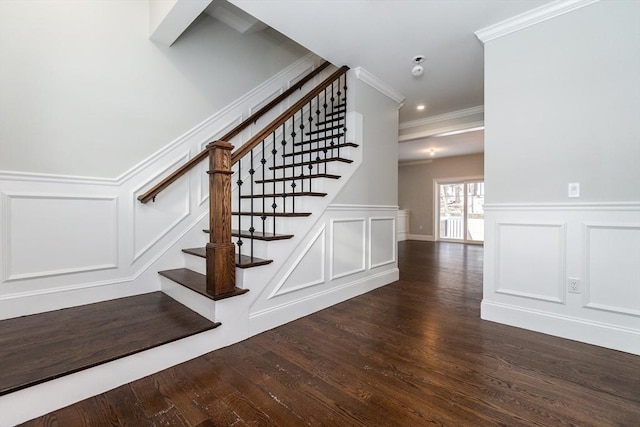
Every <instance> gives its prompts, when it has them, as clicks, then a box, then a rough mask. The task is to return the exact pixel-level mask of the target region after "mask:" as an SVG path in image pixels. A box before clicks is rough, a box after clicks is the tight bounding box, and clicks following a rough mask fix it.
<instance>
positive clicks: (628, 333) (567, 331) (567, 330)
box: [481, 300, 640, 355]
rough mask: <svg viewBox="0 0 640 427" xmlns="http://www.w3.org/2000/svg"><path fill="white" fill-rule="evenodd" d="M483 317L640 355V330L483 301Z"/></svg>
mask: <svg viewBox="0 0 640 427" xmlns="http://www.w3.org/2000/svg"><path fill="white" fill-rule="evenodd" d="M481 318H482V319H484V320H490V321H492V322H498V323H504V324H506V325H510V326H515V327H518V328H522V329H528V330H530V331H535V332H541V333H544V334H548V335H553V336H557V337H561V338H567V339H570V340H574V341H581V342H585V343H587V344H593V345H597V346H600V347H606V348H611V349H614V350H619V351H624V352H627V353H632V354H636V355H640V331H639V330H634V329H628V328H621V327H619V326H615V325H608V324H604V323H598V322H593V321H588V320H585V319H579V318H575V317H569V316H560V315H557V314H553V313H548V312H543V311H537V310H531V309H527V308H523V307H518V306H513V305H509V304H502V303H497V302H493V301H486V300H483V301H482V305H481Z"/></svg>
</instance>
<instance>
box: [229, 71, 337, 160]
mask: <svg viewBox="0 0 640 427" xmlns="http://www.w3.org/2000/svg"><path fill="white" fill-rule="evenodd" d="M348 70H349V67H347V66H346V65H343V66H342V67H340V68H339V69H338V70H336V71H335V72H333V74H331V75H330V76H329V77H327V78H326V79H325V80H323V81H322V83H320V84H318V85H317V86H316V87H315V88H314V89H313V90H311V92H309V93H308V94H306V95H305V96H303V97H302V98H301V99H300V100H299V101H298V102H296V103H295V104H293V105H292V106H291V107H289V108H287V110H286V111H285V112H283V113H282V114H280V115H279V116H278V117H277V118H276V119H275V120H274V121H272V122H271V123H270V124H269V125H268V126H267V127H265V128H264V129H262V130H261V131H260V132H258V133H257V134H256V135H254V136H253V137H251V139H250V140H248V141H247V142H245V143H244V144H242V146H240V148H238V149H237V150H235V151H234V152H233V153H232V154H231V164H232V165H235V164H236V163H237V162H238V160H240V159H241V158H243V157H244V156H245V155H246V154H247V153H249V152H250V151H251V150H253V149H254V148H255V147H256V146H257V145H258V144H260V143H261V142H262V141H263V140H264V139H265V138H266V137H268V136H269V135H271V134H272V133H273V132H275V131H276V130H277V129H278V128H279V127H280V126H282V124H283V123H284V122H286V121H287V120H288V119H289V118H291V116H293V114H294V113H296V112H297V111H298V110H300V109H301V108H302V107H303V106H304V105H305V104H307V103H308V102H309V101H311V100H312V99H313V98H314V97H316V96H317V95H318V94H320V92H322V91H323V90H324V89H325V88H326V87H327V86H329V84H331V83H333V81H334V80H337V79H338V77H340V76H342V75H343V74H344V73H346V72H347V71H348Z"/></svg>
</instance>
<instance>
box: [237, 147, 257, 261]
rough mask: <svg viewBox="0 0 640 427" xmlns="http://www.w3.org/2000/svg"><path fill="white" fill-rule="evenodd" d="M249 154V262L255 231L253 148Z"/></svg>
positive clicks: (251, 255)
mask: <svg viewBox="0 0 640 427" xmlns="http://www.w3.org/2000/svg"><path fill="white" fill-rule="evenodd" d="M249 156H251V157H250V159H249V160H250V164H249V178H250V181H251V185H250V186H251V199H250V200H251V202H250V205H251V211H250V213H251V215H250V217H249V218H250V221H249V235H250V249H249V256H250V257H251V262H253V232H254V231H256V229H255V228H254V227H253V221H254V219H253V213H254V209H253V196H254V194H253V174H254V173H256V170H255V169H254V168H253V150H251V152H249ZM238 231H239V232H242V230H238Z"/></svg>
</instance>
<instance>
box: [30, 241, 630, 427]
mask: <svg viewBox="0 0 640 427" xmlns="http://www.w3.org/2000/svg"><path fill="white" fill-rule="evenodd" d="M398 257H399V268H400V278H401V280H399V281H398V282H395V283H393V284H390V285H388V286H385V287H382V288H379V289H376V290H374V291H372V292H369V293H368V294H365V295H361V296H359V297H356V298H353V299H350V300H348V301H345V302H343V303H341V304H338V305H336V306H333V307H330V308H328V309H325V310H322V311H320V312H317V313H315V314H312V315H310V316H307V317H305V318H302V319H299V320H297V321H294V322H291V323H288V324H286V325H283V326H281V327H279V328H276V329H273V330H271V331H267V332H265V333H262V334H260V335H258V336H255V337H252V338H250V339H248V340H246V341H243V342H241V343H238V344H235V345H233V346H230V347H227V348H224V349H221V350H218V351H215V352H213V353H209V354H207V355H204V356H202V357H199V358H197V359H194V360H192V361H189V362H186V363H184V364H181V365H178V366H176V367H173V368H171V369H169V370H167V371H163V372H161V373H158V374H155V375H153V376H151V379H150V380H149V379H143V380H141V381H140V382H136V383H132V384H131V385H128V386H125V387H131V390H135V391H136V393H135V394H134V393H133V392H130V393H131V394H132V395H133V398H131V396H129V399H130V400H129V401H127V400H126V399H127V394H126V390H125V391H124V392H123V391H122V390H119V389H116V390H114V391H110V392H107V393H105V394H104V395H102V396H96V397H94V398H91V399H88V400H86V401H83V402H80V403H79V404H77V405H72V406H70V407H68V408H63V409H61V410H60V411H56V412H54V413H52V414H47V415H46V416H44V417H40V418H38V419H35V420H32V421H30V422H28V423H26V425H27V426H43V425H47V423H51V422H52V421H54V420H57V421H56V422H58V424H59V425H61V424H60V422H61V421H63V422H64V423H66V424H67V425H74V426H75V425H79V426H84V425H86V426H93V425H97V426H101V425H117V424H121V425H125V424H126V425H150V424H153V423H155V424H157V425H160V422H175V423H176V425H190V426H199V427H208V426H213V425H234V426H243V425H277V426H296V427H297V426H303V425H311V426H332V425H336V426H422V425H447V426H484V425H487V426H489V425H505V426H570V425H579V426H587V427H588V426H593V427H600V426H637V425H640V392H639V391H640V357H638V356H634V355H631V354H626V353H622V352H617V351H613V350H608V349H604V348H601V347H595V346H591V345H588V344H584V343H578V342H574V341H569V340H564V339H561V338H557V337H552V336H547V335H542V334H539V333H535V332H532V331H526V330H522V329H518V328H513V327H509V326H506V325H501V324H497V323H493V322H486V321H482V320H481V319H480V303H481V301H482V264H483V259H482V258H483V248H482V247H480V246H473V245H462V244H454V243H433V242H410V241H409V242H402V243H400V244H399V246H398ZM225 326H226V325H225ZM147 388H149V389H151V390H146V389H147ZM156 388H157V390H156ZM145 390H146V391H145ZM114 393H115V394H114ZM123 393H124V394H123ZM158 393H159V394H158ZM145 395H148V397H144V396H145ZM105 402H108V403H109V404H108V405H105ZM116 402H118V404H119V405H124V408H115V407H114V406H115V405H116ZM169 402H170V403H169ZM171 405H173V406H171ZM127 406H131V408H128V407H127ZM146 407H148V408H157V410H158V411H162V410H167V409H168V408H171V409H170V410H167V412H166V414H167V418H154V417H150V415H153V410H149V409H147V410H146V412H145V410H143V408H146ZM93 411H95V412H96V414H90V412H93ZM169 416H172V417H173V418H169ZM202 416H204V417H206V419H201V418H200V417H202ZM181 423H182V424H181Z"/></svg>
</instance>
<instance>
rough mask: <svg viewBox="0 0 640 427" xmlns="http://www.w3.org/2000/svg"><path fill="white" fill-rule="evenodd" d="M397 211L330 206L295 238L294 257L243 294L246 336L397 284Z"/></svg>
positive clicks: (371, 207) (373, 206) (391, 208)
mask: <svg viewBox="0 0 640 427" xmlns="http://www.w3.org/2000/svg"><path fill="white" fill-rule="evenodd" d="M339 181H341V180H339ZM397 209H398V208H397V206H379V205H337V204H334V205H329V206H328V207H327V208H326V211H325V212H324V214H323V215H322V216H321V217H319V218H317V222H316V223H315V225H313V227H312V228H311V229H310V230H309V231H308V234H307V235H306V236H304V237H303V238H302V240H301V241H300V242H298V243H296V242H295V240H296V238H297V236H296V237H295V238H294V239H292V240H291V241H290V242H291V243H293V244H296V245H297V246H294V247H292V254H298V255H297V256H296V255H294V256H290V258H291V260H290V261H286V260H285V261H284V265H282V267H281V268H280V270H279V271H276V272H275V274H274V278H273V280H272V282H271V283H269V284H268V285H267V286H266V288H265V289H263V290H261V289H252V292H249V293H248V294H247V295H250V296H251V295H252V294H253V297H254V298H255V299H254V301H253V302H252V304H251V307H250V309H249V331H250V335H254V334H257V333H260V332H263V331H265V330H268V329H271V328H274V327H276V326H279V325H282V324H284V323H286V322H290V321H292V320H294V319H297V318H300V317H302V316H306V315H308V314H311V313H313V312H316V311H318V310H321V309H323V308H326V307H328V306H330V305H333V304H337V303H339V302H342V301H344V300H346V299H349V298H352V297H354V296H357V295H360V294H362V293H365V292H368V291H370V290H373V289H375V288H377V287H380V286H384V285H386V284H389V283H391V282H393V281H395V280H398V277H399V271H398V265H397V249H396V247H397V242H396V237H395V232H396V230H395V221H396V220H395V218H396V211H397ZM311 219H312V218H311V217H309V220H311ZM325 242H326V243H325ZM325 245H326V250H323V248H324V246H325ZM323 252H324V254H323ZM325 254H326V255H325ZM274 255H275V254H274ZM274 258H276V257H274ZM274 264H275V262H274ZM264 271H265V272H266V271H267V270H264ZM254 290H255V292H254Z"/></svg>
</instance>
